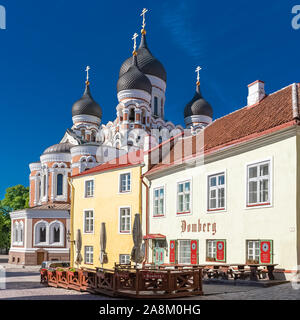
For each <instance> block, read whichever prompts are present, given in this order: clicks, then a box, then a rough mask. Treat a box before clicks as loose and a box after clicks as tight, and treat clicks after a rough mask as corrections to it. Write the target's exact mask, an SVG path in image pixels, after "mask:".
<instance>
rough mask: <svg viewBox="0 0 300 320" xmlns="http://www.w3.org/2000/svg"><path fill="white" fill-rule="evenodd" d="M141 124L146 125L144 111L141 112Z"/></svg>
mask: <svg viewBox="0 0 300 320" xmlns="http://www.w3.org/2000/svg"><path fill="white" fill-rule="evenodd" d="M142 124H146V111H145V109H143V111H142Z"/></svg>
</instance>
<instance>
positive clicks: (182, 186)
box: [177, 181, 191, 214]
mask: <svg viewBox="0 0 300 320" xmlns="http://www.w3.org/2000/svg"><path fill="white" fill-rule="evenodd" d="M190 204H191V182H190V181H186V182H180V183H178V185H177V214H182V213H189V212H190V210H191V208H190Z"/></svg>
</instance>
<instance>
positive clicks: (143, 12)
mask: <svg viewBox="0 0 300 320" xmlns="http://www.w3.org/2000/svg"><path fill="white" fill-rule="evenodd" d="M147 12H148V9H146V8H144V9H143V11H142V13H141V16H143V25H142V26H143V29H145V26H146V21H145V14H146V13H147Z"/></svg>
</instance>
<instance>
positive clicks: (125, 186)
mask: <svg viewBox="0 0 300 320" xmlns="http://www.w3.org/2000/svg"><path fill="white" fill-rule="evenodd" d="M130 190H131V177H130V173H123V174H121V175H120V192H129V191H130Z"/></svg>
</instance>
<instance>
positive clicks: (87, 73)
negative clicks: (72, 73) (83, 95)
mask: <svg viewBox="0 0 300 320" xmlns="http://www.w3.org/2000/svg"><path fill="white" fill-rule="evenodd" d="M90 69H91V67H90V66H87V67H86V69H85V71H86V81H87V82H88V81H89V70H90Z"/></svg>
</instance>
